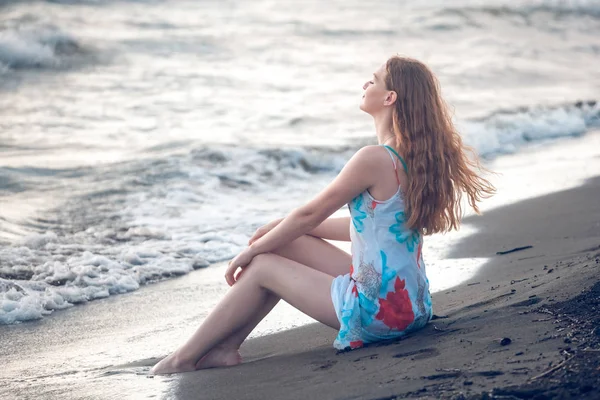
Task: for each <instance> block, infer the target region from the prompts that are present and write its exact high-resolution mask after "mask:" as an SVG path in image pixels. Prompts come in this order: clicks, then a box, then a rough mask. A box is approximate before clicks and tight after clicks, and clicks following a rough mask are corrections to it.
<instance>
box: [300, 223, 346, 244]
mask: <svg viewBox="0 0 600 400" xmlns="http://www.w3.org/2000/svg"><path fill="white" fill-rule="evenodd" d="M308 234H309V235H311V236H314V237H318V238H322V239H329V240H341V241H343V242H349V241H350V217H341V218H327V219H326V220H325V221H323V222H321V224H320V225H319V226H317V227H316V228H315V229H313V230H312V231H310V232H308Z"/></svg>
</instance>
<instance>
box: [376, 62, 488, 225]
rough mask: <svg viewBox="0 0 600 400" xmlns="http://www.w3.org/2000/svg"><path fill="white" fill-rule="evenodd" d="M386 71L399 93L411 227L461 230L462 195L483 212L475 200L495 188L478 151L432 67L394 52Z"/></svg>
mask: <svg viewBox="0 0 600 400" xmlns="http://www.w3.org/2000/svg"><path fill="white" fill-rule="evenodd" d="M386 70H387V74H386V77H385V84H386V86H387V89H388V90H393V91H394V92H396V94H397V99H396V102H395V104H394V113H393V129H394V134H395V136H396V142H397V145H398V148H399V150H400V154H402V155H403V156H404V158H405V160H406V164H407V166H408V181H409V184H408V188H405V200H406V201H405V203H406V213H407V216H408V220H407V222H406V224H407V227H408V228H410V229H415V230H418V231H419V232H420V233H422V234H424V235H429V234H433V233H438V232H447V231H450V230H452V229H458V227H459V225H460V218H461V217H462V212H463V210H462V206H461V199H462V196H463V193H465V194H466V195H467V199H468V202H469V205H470V206H471V207H472V208H473V209H474V211H475V212H476V213H478V214H479V213H480V212H479V208H478V207H477V203H478V202H480V201H481V200H482V198H485V197H489V196H491V195H492V194H493V193H494V192H495V188H494V186H493V185H492V184H491V183H490V182H489V181H487V180H486V179H484V178H482V177H481V176H479V174H478V173H477V172H478V171H482V170H485V169H484V168H482V166H481V164H480V162H479V159H478V157H477V155H476V154H475V152H474V150H473V149H472V148H471V147H468V146H465V145H464V144H463V142H462V139H461V136H460V134H459V133H458V132H457V130H456V128H455V127H454V124H453V123H452V118H451V115H450V113H449V111H448V107H447V105H446V103H445V102H444V100H443V99H442V97H441V94H440V85H439V82H438V80H437V79H436V77H435V76H434V75H433V73H432V72H431V71H430V70H429V68H427V67H426V66H425V65H424V64H423V63H421V62H419V61H417V60H413V59H410V58H406V57H400V56H394V57H392V58H390V59H389V60H388V61H387V62H386ZM469 154H470V155H471V157H470V158H469V157H468V155H469Z"/></svg>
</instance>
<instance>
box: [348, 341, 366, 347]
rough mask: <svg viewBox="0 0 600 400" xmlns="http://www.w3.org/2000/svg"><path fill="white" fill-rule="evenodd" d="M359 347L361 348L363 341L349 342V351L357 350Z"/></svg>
mask: <svg viewBox="0 0 600 400" xmlns="http://www.w3.org/2000/svg"><path fill="white" fill-rule="evenodd" d="M359 347H363V341H362V340H355V341H352V342H350V348H351V349H357V348H359Z"/></svg>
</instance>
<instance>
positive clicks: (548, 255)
mask: <svg viewBox="0 0 600 400" xmlns="http://www.w3.org/2000/svg"><path fill="white" fill-rule="evenodd" d="M599 143H600V133H599V132H592V133H589V134H588V135H586V136H584V137H581V138H577V139H571V140H564V141H561V142H557V143H555V144H551V145H548V146H546V147H544V148H542V149H532V150H531V151H529V152H527V151H526V152H523V153H520V154H516V155H513V156H506V157H503V158H501V159H498V160H497V161H495V162H494V163H493V164H492V166H493V167H494V168H495V170H496V171H497V172H499V173H501V175H500V176H499V177H498V188H499V194H498V196H497V199H496V200H494V201H495V203H494V202H493V201H492V200H490V203H489V205H488V206H487V209H485V210H484V211H485V212H484V215H483V216H468V217H466V218H465V219H464V221H463V223H464V224H465V226H468V227H470V231H472V232H473V233H472V234H470V235H468V236H465V237H462V238H460V239H457V240H456V241H453V242H452V246H451V249H450V253H449V257H450V259H449V261H450V260H452V261H453V262H457V260H458V262H460V260H461V259H471V258H487V259H488V261H487V262H486V263H485V265H484V266H483V267H482V268H481V269H479V271H478V272H477V273H476V275H475V276H473V277H472V278H470V279H469V280H468V281H466V282H464V283H462V284H460V285H458V286H456V287H453V288H451V289H448V290H444V291H441V292H437V293H434V294H433V301H434V313H435V315H436V319H434V320H433V321H431V322H430V323H429V325H428V326H427V327H426V328H425V329H424V330H422V331H420V332H417V333H414V334H412V335H411V336H409V337H407V338H405V339H404V340H401V341H398V342H392V343H384V344H379V345H373V346H368V347H366V348H363V349H358V350H354V351H351V352H345V353H339V354H338V353H336V351H335V349H333V347H332V345H331V344H332V341H333V339H334V337H335V334H336V332H335V331H333V330H332V329H330V328H328V327H325V326H323V325H319V324H309V325H305V326H301V327H299V328H295V329H291V330H286V331H284V332H280V333H276V334H271V335H266V336H261V337H256V338H253V339H251V340H249V341H247V342H246V343H245V344H244V345H243V346H242V349H241V352H242V356H243V357H244V363H243V364H241V365H239V366H236V367H233V368H225V369H213V370H204V371H197V372H193V373H186V374H180V375H172V376H155V377H152V376H148V375H147V373H148V371H149V368H150V366H151V365H153V364H154V363H155V362H156V361H157V360H158V359H159V358H160V357H162V356H164V355H165V354H166V353H167V352H168V351H171V350H173V349H174V346H176V345H177V344H178V343H180V342H181V341H182V340H184V339H185V338H187V335H189V333H190V332H191V331H192V330H193V329H195V327H196V326H197V323H198V315H202V313H205V312H206V310H205V308H209V307H211V306H212V304H214V302H216V300H217V299H218V295H219V293H221V292H220V291H219V290H215V292H214V293H212V295H211V293H207V292H205V293H202V296H204V297H207V298H212V297H214V298H212V300H211V301H212V302H213V303H210V302H207V303H203V306H202V307H195V306H194V304H195V303H194V298H195V296H198V295H199V294H198V292H197V287H198V285H199V284H200V283H202V284H203V285H204V286H203V287H205V288H209V289H208V290H210V288H211V287H213V286H211V285H210V283H211V281H210V280H211V279H214V280H215V282H216V280H217V279H219V280H220V279H221V275H220V274H218V273H214V271H208V270H199V271H196V272H194V273H191V274H189V275H186V276H184V277H181V278H178V279H174V280H170V281H167V282H163V283H159V284H154V285H149V286H147V287H143V288H141V289H140V290H139V291H136V292H133V293H129V294H125V295H122V296H115V297H110V298H108V299H104V300H97V301H94V302H91V303H89V304H86V305H82V306H78V307H74V308H71V309H68V310H65V311H61V312H58V313H56V314H55V315H52V316H51V317H49V318H45V319H43V320H41V321H34V322H32V323H26V324H19V325H11V326H0V357H1V359H2V360H3V371H2V372H0V383H1V384H0V398H2V399H4V398H6V399H30V398H31V399H33V398H43V399H59V398H60V399H117V398H119V399H124V398H127V399H136V398H164V399H231V398H239V399H300V398H302V399H304V398H315V399H395V398H422V399H438V398H448V399H459V398H460V399H480V398H481V399H483V398H533V396H534V395H538V396H545V397H537V398H548V399H551V398H577V399H594V398H598V397H599V396H600V392H599V391H598V387H600V386H599V383H600V382H595V383H594V382H592V381H591V378H593V379H596V380H598V378H597V376H598V373H597V368H598V367H599V365H600V363H599V359H598V354H599V353H598V352H597V351H598V349H599V341H600V336H598V331H597V328H594V327H595V326H598V324H599V315H598V307H597V301H598V290H600V288H599V284H598V281H599V279H598V276H599V272H600V264H599V263H600V201H598V199H599V198H600V150H598V149H600V146H599ZM531 157H535V165H536V166H537V167H535V168H529V167H528V159H531ZM540 166H541V167H540ZM559 187H562V188H566V189H564V190H557V188H559ZM536 190H537V191H540V193H542V194H541V195H532V193H535V191H536ZM510 193H512V194H511V195H510V196H509V194H510ZM502 204H504V205H502ZM463 236H464V235H463ZM457 237H458V236H457ZM528 246H531V247H528ZM522 247H527V248H525V249H522V250H518V251H513V252H509V253H506V254H497V253H498V252H507V251H510V250H512V249H515V248H522ZM211 268H212V267H211ZM590 289H594V290H595V292H593V293H591V294H590V293H587V292H586V291H589V290H590ZM205 290H207V289H205ZM586 293H587V294H586ZM211 296H212V297H211ZM578 296H587V298H585V299H584V301H580V299H578ZM182 299H185V301H183V300H182ZM594 299H595V300H594ZM594 301H595V302H596V306H595V307H596V308H595V309H594ZM284 310H285V309H284ZM283 314H285V311H284V312H283ZM283 314H282V312H280V313H279V314H276V315H274V316H271V315H270V316H269V317H268V318H282V317H285V315H283ZM182 315H184V316H185V317H182ZM288 318H294V316H293V314H290V315H288ZM175 321H179V322H178V323H180V322H181V321H186V327H185V329H182V328H181V327H179V326H175V325H174V324H175ZM286 324H288V325H289V324H290V322H289V321H287V322H286ZM148 326H151V327H152V330H148V329H146V328H147V327H148ZM271 326H272V323H271ZM259 327H260V326H259ZM257 329H258V328H257ZM259 331H260V329H259ZM259 333H260V332H259ZM264 333H265V332H264V331H263V332H262V333H260V334H263V335H264ZM157 338H159V339H157ZM115 359H119V360H123V362H122V363H118V364H115V363H114V360H115ZM594 374H595V375H594ZM509 395H510V396H513V397H502V396H509ZM494 396H495V397H494ZM560 396H563V397H560Z"/></svg>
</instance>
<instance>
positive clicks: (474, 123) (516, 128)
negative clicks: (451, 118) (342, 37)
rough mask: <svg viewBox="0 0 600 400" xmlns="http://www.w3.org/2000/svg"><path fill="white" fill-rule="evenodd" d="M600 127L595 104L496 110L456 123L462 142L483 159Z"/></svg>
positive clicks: (599, 111)
mask: <svg viewBox="0 0 600 400" xmlns="http://www.w3.org/2000/svg"><path fill="white" fill-rule="evenodd" d="M599 124H600V106H599V104H598V102H597V101H595V100H589V101H580V102H577V103H573V104H565V105H560V106H536V107H523V108H519V109H515V110H498V111H496V112H494V113H492V114H490V115H488V116H485V117H483V118H480V119H478V120H471V121H466V122H464V123H461V124H459V129H460V130H461V132H462V135H463V139H464V141H465V142H466V143H467V144H469V145H470V146H472V147H474V148H475V150H476V151H477V152H478V153H479V154H480V155H481V156H483V157H486V158H492V157H495V156H498V155H500V154H506V153H514V152H515V151H517V150H518V149H519V148H521V147H523V146H526V145H527V144H529V143H531V142H536V141H547V140H551V139H556V138H560V137H569V136H578V135H582V134H584V133H585V132H586V131H587V130H588V129H590V128H591V127H594V126H598V125H599Z"/></svg>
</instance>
